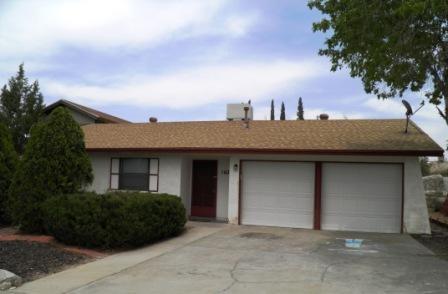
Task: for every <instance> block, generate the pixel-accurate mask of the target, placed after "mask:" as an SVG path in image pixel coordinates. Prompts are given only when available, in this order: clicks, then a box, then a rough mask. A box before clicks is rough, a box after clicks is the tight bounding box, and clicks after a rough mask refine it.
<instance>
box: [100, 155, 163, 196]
mask: <svg viewBox="0 0 448 294" xmlns="http://www.w3.org/2000/svg"><path fill="white" fill-rule="evenodd" d="M125 159H145V160H147V172H146V173H145V176H146V179H147V185H146V187H145V190H129V189H122V184H121V183H122V182H121V181H122V180H121V176H122V175H123V174H126V175H132V174H133V173H123V160H125ZM114 160H118V173H117V172H113V170H112V167H113V161H114ZM151 161H153V162H154V161H157V162H156V163H155V164H156V166H157V167H156V169H155V171H156V173H154V172H153V173H151ZM109 174H110V176H109V190H113V191H141V192H142V191H145V192H159V177H160V159H159V158H158V157H111V159H110V172H109ZM134 174H140V175H141V174H142V173H134ZM113 176H118V188H117V189H114V188H112V177H113ZM154 177H155V178H156V184H155V186H156V188H155V189H152V190H151V187H152V185H151V178H154Z"/></svg>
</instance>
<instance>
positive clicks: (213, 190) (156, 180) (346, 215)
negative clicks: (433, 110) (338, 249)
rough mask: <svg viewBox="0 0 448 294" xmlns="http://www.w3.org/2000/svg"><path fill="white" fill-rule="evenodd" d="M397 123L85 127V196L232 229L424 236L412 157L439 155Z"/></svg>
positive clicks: (420, 135) (424, 215)
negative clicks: (148, 203) (159, 205)
mask: <svg viewBox="0 0 448 294" xmlns="http://www.w3.org/2000/svg"><path fill="white" fill-rule="evenodd" d="M405 126H406V120H404V119H378V120H371V119H369V120H367V119H362V120H347V119H346V120H332V119H330V120H305V121H292V120H286V121H256V120H243V121H241V120H233V121H191V122H156V120H153V122H148V123H126V124H89V125H85V126H83V130H84V133H85V142H86V149H87V152H88V153H89V155H90V157H91V161H92V166H93V172H94V177H95V178H94V181H93V184H92V185H91V187H90V189H91V190H94V191H96V192H98V193H104V192H106V191H111V190H139V191H151V192H154V193H169V194H174V195H178V196H179V197H181V198H182V201H183V203H184V204H185V207H186V209H187V213H188V215H189V216H190V217H197V218H212V219H216V220H221V221H226V222H229V223H232V224H245V225H263V226H280V227H292V228H307V229H316V230H319V229H322V230H348V231H365V232H387V233H400V232H407V233H429V232H430V228H429V222H428V212H427V206H426V202H425V197H424V191H423V184H422V176H421V172H420V165H419V156H441V155H443V149H442V148H441V147H440V146H439V145H437V143H435V142H434V141H433V140H432V139H431V138H430V137H429V136H428V135H427V134H426V133H425V132H423V131H422V130H421V129H420V128H419V127H418V126H417V125H416V124H415V123H414V122H412V121H411V122H410V125H409V131H408V132H407V133H405V132H404V129H405Z"/></svg>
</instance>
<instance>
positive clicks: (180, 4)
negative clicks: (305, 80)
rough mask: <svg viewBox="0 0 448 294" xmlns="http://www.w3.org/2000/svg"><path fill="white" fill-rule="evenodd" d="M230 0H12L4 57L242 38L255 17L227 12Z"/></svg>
mask: <svg viewBox="0 0 448 294" xmlns="http://www.w3.org/2000/svg"><path fill="white" fill-rule="evenodd" d="M225 4H226V2H225V1H224V0H214V1H196V0H165V1H156V0H152V1H149V0H127V1H121V0H61V1H53V0H39V1H24V0H17V1H10V2H7V3H3V4H2V11H0V53H1V56H2V57H3V58H4V59H5V60H6V59H7V57H21V58H23V56H27V55H29V56H33V57H36V56H39V55H50V54H52V53H54V52H55V51H57V50H58V49H60V48H62V47H63V46H64V45H69V46H76V47H82V48H93V49H98V50H107V49H111V48H117V47H119V48H124V49H126V48H130V49H132V48H135V47H142V46H145V47H148V46H155V45H157V44H160V43H161V42H165V41H169V40H172V39H182V38H189V37H193V36H197V35H204V34H219V35H226V36H231V37H238V36H242V35H244V34H246V32H248V30H249V29H250V28H251V27H252V25H254V24H255V23H256V21H257V19H258V18H257V17H256V15H255V14H253V13H247V14H245V15H236V14H235V13H233V14H229V13H223V12H222V9H223V8H224V5H225Z"/></svg>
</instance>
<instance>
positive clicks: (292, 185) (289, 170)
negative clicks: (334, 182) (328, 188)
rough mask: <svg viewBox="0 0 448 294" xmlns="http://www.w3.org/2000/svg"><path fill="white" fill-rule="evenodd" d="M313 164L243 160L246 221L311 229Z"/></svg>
mask: <svg viewBox="0 0 448 294" xmlns="http://www.w3.org/2000/svg"><path fill="white" fill-rule="evenodd" d="M313 206H314V164H313V163H299V162H261V161H254V162H244V164H243V182H242V220H241V222H242V223H243V224H251V225H266V226H283V227H297V228H311V227H312V221H313Z"/></svg>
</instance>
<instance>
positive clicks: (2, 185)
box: [0, 123, 17, 223]
mask: <svg viewBox="0 0 448 294" xmlns="http://www.w3.org/2000/svg"><path fill="white" fill-rule="evenodd" d="M16 167H17V154H16V152H15V150H14V146H13V144H12V139H11V135H10V133H9V131H8V129H7V128H6V126H5V125H3V124H2V123H0V223H8V222H9V217H8V215H7V209H6V206H7V198H8V197H7V195H8V190H9V186H10V185H11V181H12V177H13V175H14V172H15V170H16Z"/></svg>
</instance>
